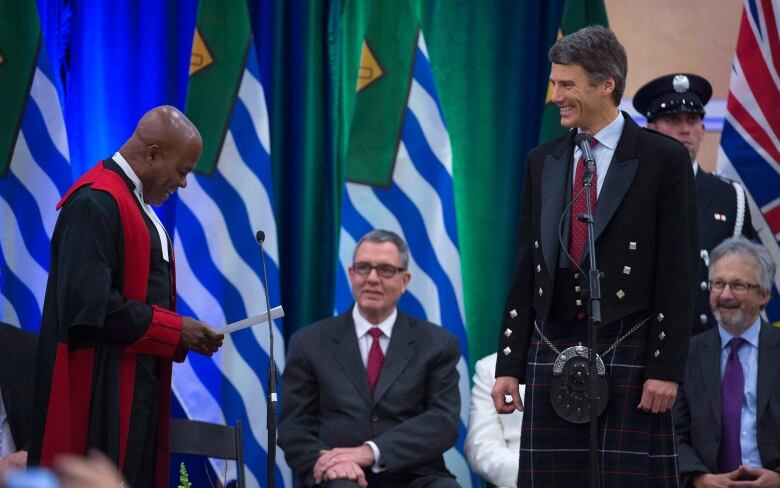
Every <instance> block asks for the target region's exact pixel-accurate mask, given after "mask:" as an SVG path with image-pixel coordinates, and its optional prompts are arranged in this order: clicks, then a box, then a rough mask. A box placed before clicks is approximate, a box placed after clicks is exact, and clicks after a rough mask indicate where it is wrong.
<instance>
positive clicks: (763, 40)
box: [718, 0, 780, 324]
mask: <svg viewBox="0 0 780 488" xmlns="http://www.w3.org/2000/svg"><path fill="white" fill-rule="evenodd" d="M777 13H780V0H745V5H744V8H743V10H742V20H741V23H740V27H739V35H738V37H737V48H736V52H735V54H734V62H733V65H732V69H731V82H730V83H729V95H728V101H727V104H726V111H727V112H726V120H725V122H724V124H723V133H722V135H721V140H720V151H719V152H718V168H719V170H720V171H721V172H722V173H723V174H724V175H726V176H729V177H732V178H735V179H737V180H739V181H741V182H742V183H743V185H744V186H745V189H746V190H747V192H748V198H749V199H750V201H751V207H752V210H753V214H752V217H753V222H754V224H755V226H756V228H757V230H758V233H759V235H760V237H761V241H762V242H763V244H764V246H765V247H766V248H767V249H768V250H769V252H770V253H771V254H772V256H773V258H774V261H775V262H776V263H780V111H778V110H777V108H778V100H780V76H778V68H779V67H780V23H778V20H780V19H778V17H777ZM774 284H775V286H774V289H773V290H772V295H773V298H772V300H771V302H770V303H769V305H768V306H767V309H766V312H767V317H768V319H769V320H770V321H773V322H776V323H778V324H780V298H778V289H780V277H778V276H775V283H774Z"/></svg>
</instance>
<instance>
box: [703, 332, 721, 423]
mask: <svg viewBox="0 0 780 488" xmlns="http://www.w3.org/2000/svg"><path fill="white" fill-rule="evenodd" d="M698 356H699V367H700V368H701V374H702V377H703V378H704V387H705V389H706V391H707V396H708V397H709V398H710V406H711V407H712V415H713V416H714V417H715V420H716V421H717V422H718V430H720V427H721V391H720V335H719V334H718V329H717V328H715V329H712V330H709V331H707V332H705V333H704V335H703V336H702V341H701V343H699V354H698Z"/></svg>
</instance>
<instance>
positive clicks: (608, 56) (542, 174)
mask: <svg viewBox="0 0 780 488" xmlns="http://www.w3.org/2000/svg"><path fill="white" fill-rule="evenodd" d="M549 58H550V61H551V62H552V70H551V74H550V83H551V87H552V101H553V102H554V103H555V104H556V105H558V107H559V109H560V115H561V124H562V125H563V126H565V127H568V128H570V129H572V130H570V131H569V132H568V133H567V134H566V135H564V136H562V137H560V138H558V139H555V140H552V141H550V142H547V143H544V144H542V145H540V146H538V147H536V148H534V149H533V150H531V151H530V152H529V154H528V157H527V161H526V171H527V172H526V175H525V180H524V188H523V204H522V218H521V222H520V229H519V241H518V259H517V267H516V270H515V277H514V281H513V284H512V287H511V290H510V293H509V296H508V297H507V301H506V310H505V315H504V319H503V322H502V325H501V333H500V341H499V350H498V360H497V364H496V378H497V379H496V384H495V386H494V388H493V391H492V397H493V402H494V404H495V407H496V410H497V411H498V412H499V413H510V412H512V411H514V410H524V415H523V427H522V435H521V442H520V468H519V473H518V480H517V484H518V486H519V487H524V486H530V487H554V486H555V487H557V486H583V485H585V484H586V483H587V481H586V480H587V479H588V474H589V470H590V464H589V450H588V448H589V441H588V438H589V435H588V433H589V427H588V423H587V418H588V417H587V415H588V402H587V389H583V384H585V385H586V384H587V383H586V382H585V383H583V377H582V372H583V370H582V368H579V369H578V368H577V367H571V365H573V364H578V363H577V361H576V358H580V359H581V358H582V357H583V354H582V351H583V349H582V348H576V347H575V346H578V344H580V343H582V344H583V345H584V346H587V329H588V325H587V312H588V300H587V288H588V279H587V277H588V274H587V272H588V267H589V266H588V261H589V257H588V252H587V249H586V236H587V230H586V227H585V224H584V223H583V222H580V221H579V220H578V219H577V218H576V216H577V215H579V214H580V213H584V212H585V204H584V201H585V195H584V192H583V190H582V173H583V172H584V171H583V170H582V169H579V171H578V168H581V167H582V166H583V161H582V159H581V151H580V149H579V148H578V147H576V145H575V143H574V138H575V136H576V135H577V133H578V132H587V133H589V134H591V135H592V136H593V141H592V153H593V159H595V163H596V164H595V166H596V171H595V174H594V178H593V188H592V196H591V198H592V200H593V201H595V204H594V232H595V238H596V241H595V244H596V259H597V264H598V267H599V269H600V270H601V272H602V273H603V279H602V285H601V292H602V302H601V303H602V325H601V327H600V328H599V331H598V333H599V341H598V342H599V344H598V347H597V351H596V353H597V354H599V356H600V358H601V359H602V360H603V367H600V371H599V377H600V380H602V383H603V394H600V398H601V399H602V400H606V407H605V409H604V410H603V411H602V412H601V413H600V414H599V415H598V419H599V428H598V450H599V453H598V460H599V468H600V479H601V483H602V486H604V487H620V488H626V487H645V486H651V487H656V486H677V485H678V478H677V452H676V448H675V443H674V431H673V426H672V420H671V407H672V404H673V402H674V399H675V395H676V393H677V384H678V383H679V381H680V380H681V378H682V375H683V371H684V367H685V357H686V353H687V348H688V338H689V336H690V328H691V320H692V314H693V302H694V288H695V282H696V266H695V263H696V249H697V246H696V224H697V222H696V220H697V217H696V200H695V190H694V183H693V172H692V171H691V165H690V159H689V157H688V153H687V151H686V150H685V148H684V147H683V146H682V145H681V144H680V143H679V142H677V141H676V140H674V139H672V138H670V137H667V136H664V135H662V134H660V133H657V132H654V131H651V130H648V129H642V128H640V127H639V126H638V125H637V124H636V123H635V122H634V121H633V120H632V119H631V117H630V116H628V114H626V113H623V112H620V111H619V110H618V104H619V103H620V99H621V97H622V95H623V91H624V89H625V80H626V72H627V60H626V54H625V51H624V49H623V47H622V46H621V45H620V43H619V42H618V41H617V39H616V38H615V36H614V34H613V33H612V32H611V31H610V30H608V29H606V28H603V27H599V26H590V27H586V28H584V29H581V30H579V31H577V32H575V33H573V34H570V35H568V36H566V37H563V38H561V39H559V40H558V41H557V42H556V43H555V45H554V46H553V47H552V48H551V49H550V52H549ZM572 215H574V218H572ZM570 347H571V348H572V349H569V350H568V351H567V349H568V348H570ZM559 353H561V354H560V355H559ZM572 356H575V357H576V358H575V360H572V361H571V362H569V361H567V360H566V359H567V358H569V359H570V358H571V357H572ZM584 357H585V358H587V351H586V352H585V353H584ZM556 360H557V361H556ZM554 365H556V366H560V365H562V370H561V368H557V369H556V372H555V373H554V372H553V366H554ZM585 373H587V370H585ZM578 375H579V376H578ZM521 383H522V384H525V385H526V391H525V405H523V402H522V400H521V399H520V397H519V395H518V385H519V384H521ZM551 391H553V393H554V394H553V395H552V396H551ZM583 393H584V400H583ZM509 396H511V401H509V400H510V399H509V398H508V397H509ZM554 405H555V409H554ZM556 412H557V413H556ZM564 417H566V418H564Z"/></svg>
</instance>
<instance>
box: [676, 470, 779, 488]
mask: <svg viewBox="0 0 780 488" xmlns="http://www.w3.org/2000/svg"><path fill="white" fill-rule="evenodd" d="M750 478H752V479H750ZM691 481H692V483H691V484H692V485H693V486H694V488H759V487H764V488H780V473H778V472H777V471H772V470H769V469H765V468H751V467H748V466H740V467H738V468H737V469H735V470H734V471H732V472H730V473H720V474H710V473H706V474H698V475H696V476H694V477H693V479H692V480H691Z"/></svg>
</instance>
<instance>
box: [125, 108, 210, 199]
mask: <svg viewBox="0 0 780 488" xmlns="http://www.w3.org/2000/svg"><path fill="white" fill-rule="evenodd" d="M202 148H203V143H202V141H201V138H200V133H199V132H198V129H197V128H196V127H195V126H194V125H193V124H192V122H190V120H189V119H188V118H187V117H186V116H185V115H184V114H183V113H181V111H179V109H177V108H176V107H172V106H170V105H162V106H160V107H156V108H153V109H152V110H150V111H148V112H146V113H145V114H144V115H143V117H141V120H139V121H138V125H137V126H136V128H135V131H134V132H133V135H132V136H130V139H128V140H127V142H125V143H124V145H122V147H121V148H120V149H119V152H120V153H121V154H122V156H124V158H125V159H126V160H127V162H128V163H129V164H130V166H132V168H133V171H135V172H136V174H137V175H138V178H140V180H141V183H142V185H143V196H144V201H145V202H146V203H150V204H153V205H161V204H162V203H163V202H165V200H167V198H168V196H169V195H170V194H171V193H173V192H175V191H176V190H177V189H178V188H184V187H185V186H187V174H188V173H189V172H190V171H192V169H193V168H194V167H195V163H196V162H197V161H198V158H199V157H200V153H201V150H202Z"/></svg>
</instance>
